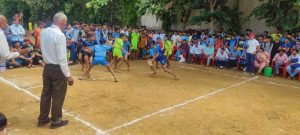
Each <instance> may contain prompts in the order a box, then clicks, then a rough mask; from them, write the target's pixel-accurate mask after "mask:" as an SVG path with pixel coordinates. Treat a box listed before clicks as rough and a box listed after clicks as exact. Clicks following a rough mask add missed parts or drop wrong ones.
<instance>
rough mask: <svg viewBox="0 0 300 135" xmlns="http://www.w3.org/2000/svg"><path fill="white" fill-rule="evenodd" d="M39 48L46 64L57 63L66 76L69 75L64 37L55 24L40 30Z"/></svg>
mask: <svg viewBox="0 0 300 135" xmlns="http://www.w3.org/2000/svg"><path fill="white" fill-rule="evenodd" d="M40 40H41V50H42V54H43V59H44V60H45V62H46V64H54V65H59V66H60V68H61V70H62V72H63V73H64V75H65V76H66V77H70V76H71V73H70V69H69V66H68V61H67V45H66V37H65V35H64V34H63V33H62V31H61V30H60V28H59V27H58V26H56V25H52V26H51V27H49V28H46V29H44V30H43V31H42V32H41V39H40Z"/></svg>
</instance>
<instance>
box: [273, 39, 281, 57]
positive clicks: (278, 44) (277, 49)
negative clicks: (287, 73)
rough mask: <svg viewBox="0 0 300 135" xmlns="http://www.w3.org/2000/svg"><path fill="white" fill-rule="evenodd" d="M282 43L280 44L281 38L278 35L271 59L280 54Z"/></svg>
mask: <svg viewBox="0 0 300 135" xmlns="http://www.w3.org/2000/svg"><path fill="white" fill-rule="evenodd" d="M281 45H282V43H281V42H280V36H279V35H276V36H275V38H274V43H273V47H272V51H271V58H274V56H275V55H276V54H277V53H279V50H281Z"/></svg>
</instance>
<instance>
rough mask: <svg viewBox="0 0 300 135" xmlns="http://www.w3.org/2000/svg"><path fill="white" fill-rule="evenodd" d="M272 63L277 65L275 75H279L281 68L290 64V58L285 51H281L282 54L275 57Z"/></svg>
mask: <svg viewBox="0 0 300 135" xmlns="http://www.w3.org/2000/svg"><path fill="white" fill-rule="evenodd" d="M272 61H273V63H274V64H275V67H274V73H275V74H276V75H278V74H279V66H283V65H285V64H287V62H288V57H287V55H286V54H285V50H283V49H282V50H280V52H279V53H277V54H276V55H275V57H274V58H273V60H272Z"/></svg>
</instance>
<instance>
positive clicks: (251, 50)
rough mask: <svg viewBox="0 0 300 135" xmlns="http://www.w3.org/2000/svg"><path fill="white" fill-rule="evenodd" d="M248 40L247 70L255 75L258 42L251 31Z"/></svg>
mask: <svg viewBox="0 0 300 135" xmlns="http://www.w3.org/2000/svg"><path fill="white" fill-rule="evenodd" d="M249 38H250V39H249V41H248V49H247V59H246V60H247V71H248V72H249V73H250V74H251V76H255V74H254V73H255V67H254V62H255V54H256V52H257V51H258V50H259V43H258V41H257V40H256V39H255V35H254V34H253V33H251V34H250V35H249Z"/></svg>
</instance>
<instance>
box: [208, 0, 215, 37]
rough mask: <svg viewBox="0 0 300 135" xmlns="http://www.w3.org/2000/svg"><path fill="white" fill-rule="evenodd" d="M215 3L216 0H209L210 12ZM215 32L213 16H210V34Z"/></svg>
mask: <svg viewBox="0 0 300 135" xmlns="http://www.w3.org/2000/svg"><path fill="white" fill-rule="evenodd" d="M216 4H217V0H209V9H210V12H211V13H213V12H215V6H216ZM214 32H215V18H214V17H211V18H210V34H211V35H212V34H214Z"/></svg>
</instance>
